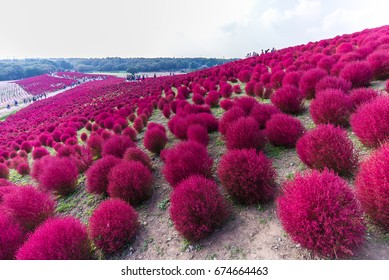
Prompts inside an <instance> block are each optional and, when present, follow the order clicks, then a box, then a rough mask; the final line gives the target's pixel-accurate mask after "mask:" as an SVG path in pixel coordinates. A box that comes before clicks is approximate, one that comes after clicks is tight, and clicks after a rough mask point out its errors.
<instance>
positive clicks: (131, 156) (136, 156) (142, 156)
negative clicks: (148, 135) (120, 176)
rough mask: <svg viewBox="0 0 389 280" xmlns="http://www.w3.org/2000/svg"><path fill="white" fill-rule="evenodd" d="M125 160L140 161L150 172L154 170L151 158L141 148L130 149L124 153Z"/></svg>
mask: <svg viewBox="0 0 389 280" xmlns="http://www.w3.org/2000/svg"><path fill="white" fill-rule="evenodd" d="M123 159H124V160H133V161H138V162H140V163H142V164H143V165H144V166H146V167H147V168H149V169H150V170H152V169H153V166H152V163H151V159H150V157H149V156H148V155H147V154H146V153H145V152H143V151H142V150H141V149H139V148H135V147H133V148H128V149H127V150H126V152H125V153H124V156H123Z"/></svg>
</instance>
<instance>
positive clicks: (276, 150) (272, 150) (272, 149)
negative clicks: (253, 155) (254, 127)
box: [264, 144, 286, 158]
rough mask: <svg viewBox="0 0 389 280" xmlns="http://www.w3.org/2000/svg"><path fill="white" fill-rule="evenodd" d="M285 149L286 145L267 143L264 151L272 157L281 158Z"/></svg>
mask: <svg viewBox="0 0 389 280" xmlns="http://www.w3.org/2000/svg"><path fill="white" fill-rule="evenodd" d="M285 150H286V148H284V147H276V146H273V145H271V144H266V145H265V149H264V152H265V154H266V155H267V156H268V157H270V158H280V156H281V153H282V152H283V151H285Z"/></svg>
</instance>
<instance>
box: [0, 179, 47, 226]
mask: <svg viewBox="0 0 389 280" xmlns="http://www.w3.org/2000/svg"><path fill="white" fill-rule="evenodd" d="M2 207H3V209H4V210H5V211H6V212H7V213H8V214H9V215H10V217H11V218H12V220H13V221H15V222H16V223H18V224H19V225H20V226H21V227H22V228H23V229H24V230H25V231H33V230H34V229H35V228H36V227H37V226H39V225H40V224H41V223H43V222H44V221H45V220H46V219H47V218H49V217H51V216H54V210H55V202H54V200H53V199H52V198H51V197H50V196H49V195H48V194H46V193H43V192H40V191H38V190H36V189H35V188H34V187H31V186H27V187H17V188H15V189H14V190H13V191H12V192H10V193H9V194H7V195H4V197H3V203H2Z"/></svg>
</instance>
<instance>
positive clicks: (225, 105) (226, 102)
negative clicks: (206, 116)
mask: <svg viewBox="0 0 389 280" xmlns="http://www.w3.org/2000/svg"><path fill="white" fill-rule="evenodd" d="M233 105H234V103H233V102H232V101H231V100H230V99H223V100H222V101H220V107H221V108H222V109H223V110H224V111H228V110H229V109H230V108H231V107H232V106H233Z"/></svg>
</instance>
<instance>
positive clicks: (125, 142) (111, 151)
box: [101, 135, 135, 158]
mask: <svg viewBox="0 0 389 280" xmlns="http://www.w3.org/2000/svg"><path fill="white" fill-rule="evenodd" d="M130 147H135V143H134V142H132V140H131V139H130V138H129V137H127V136H123V135H114V136H112V137H111V138H110V139H109V140H107V141H106V142H105V143H104V144H103V148H102V152H101V154H102V156H103V157H104V156H106V155H111V156H115V157H118V158H122V157H123V155H124V152H125V151H126V150H127V149H128V148H130Z"/></svg>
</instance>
